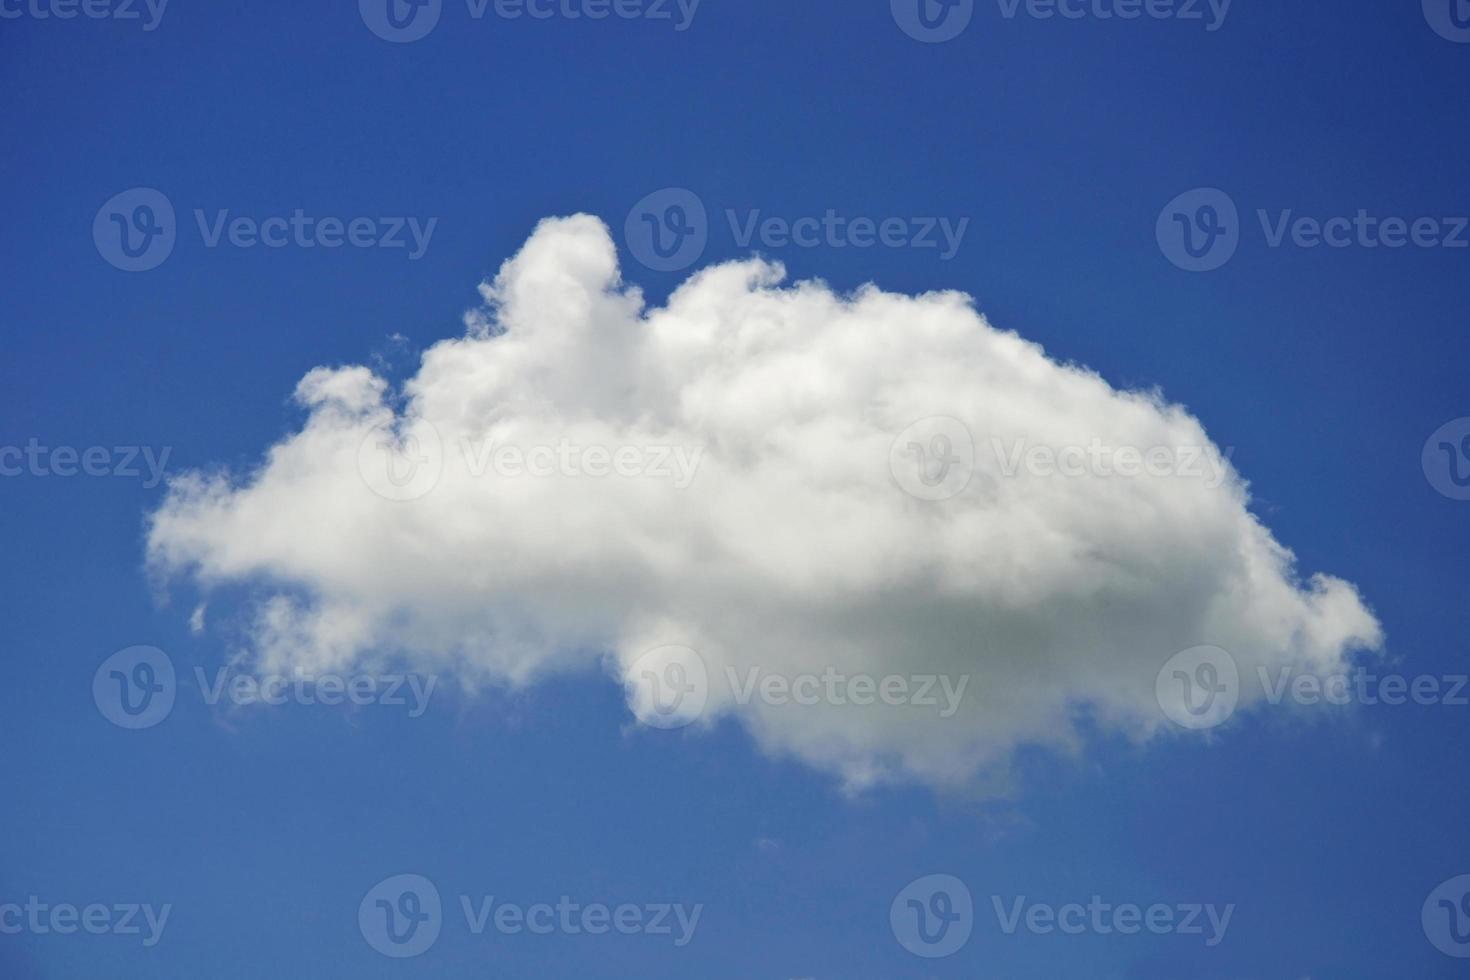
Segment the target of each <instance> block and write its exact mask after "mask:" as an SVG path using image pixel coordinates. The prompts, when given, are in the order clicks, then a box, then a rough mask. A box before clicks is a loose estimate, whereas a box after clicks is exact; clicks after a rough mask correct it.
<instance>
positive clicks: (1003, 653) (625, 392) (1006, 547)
mask: <svg viewBox="0 0 1470 980" xmlns="http://www.w3.org/2000/svg"><path fill="white" fill-rule="evenodd" d="M783 276H784V270H782V268H781V267H780V266H779V265H776V264H773V263H769V262H765V261H761V260H756V259H752V260H749V261H742V262H732V263H728V264H725V265H720V266H715V267H712V268H708V269H705V270H703V271H700V272H698V273H696V274H694V275H693V276H691V277H690V279H689V280H688V281H687V282H685V283H683V284H682V285H681V286H680V287H679V289H678V290H677V291H676V292H675V293H674V294H673V295H672V296H671V297H670V299H669V301H668V303H667V305H666V306H664V307H662V308H657V309H647V308H645V305H644V303H643V299H642V295H641V293H640V292H639V290H638V289H637V288H635V287H632V286H629V285H627V284H625V283H623V282H622V280H621V278H620V276H619V271H618V265H617V256H616V250H615V248H614V245H613V242H612V241H611V239H610V237H609V235H608V231H607V229H606V227H605V226H604V225H603V224H602V223H601V222H600V221H598V220H597V219H596V218H593V217H589V216H585V215H578V216H575V217H571V218H565V219H555V220H547V221H545V222H543V223H542V224H541V225H540V226H539V227H538V228H537V229H536V231H535V233H534V234H533V235H532V237H531V238H530V240H529V241H528V242H527V243H526V245H525V246H524V247H523V248H522V250H521V251H520V253H519V254H517V255H516V256H515V257H514V258H512V259H511V260H509V261H508V262H506V263H505V265H504V266H503V267H502V268H501V270H500V272H499V274H498V276H497V277H496V278H495V280H494V282H493V283H487V284H485V285H483V286H482V287H481V292H482V294H483V297H484V301H485V302H484V306H483V308H482V309H480V310H477V311H476V312H474V313H472V314H470V315H469V317H468V318H467V323H468V331H467V333H466V335H465V336H464V337H462V338H459V339H454V340H446V341H444V342H442V343H439V344H437V345H435V346H434V347H433V348H432V349H430V350H429V351H427V352H426V353H425V354H424V356H423V361H422V364H421V366H420V368H419V370H418V373H417V374H416V375H415V376H414V377H413V378H412V379H411V380H409V381H408V382H407V383H406V384H404V385H403V387H402V390H401V391H394V390H390V386H389V385H388V384H387V383H386V382H385V381H384V380H383V379H381V378H379V377H377V376H375V375H374V374H373V372H372V371H370V370H369V369H368V368H365V367H343V368H317V369H315V370H313V371H311V372H310V373H308V374H307V375H306V377H305V378H303V379H302V381H301V383H300V385H299V386H298V387H297V390H296V397H297V399H298V401H299V402H300V403H301V404H302V405H303V406H304V408H305V409H306V411H307V415H306V419H305V422H304V424H303V426H302V428H301V429H300V431H298V432H295V433H292V434H290V435H289V436H287V437H286V438H285V439H283V440H282V441H281V442H280V443H278V444H277V445H275V446H274V447H272V448H271V449H270V451H269V454H268V455H267V457H266V458H265V460H264V462H263V463H262V465H261V466H260V467H259V468H258V469H256V470H255V471H253V472H250V473H246V474H239V475H236V476H229V475H217V474H216V475H205V474H197V473H196V474H190V475H187V476H185V477H183V478H180V479H178V480H176V481H174V482H173V484H172V485H171V488H170V492H169V495H168V497H167V498H166V500H165V502H164V503H163V505H162V506H161V507H160V509H159V510H158V511H157V513H155V514H154V515H153V518H152V522H151V526H150V531H149V539H148V543H149V553H150V560H151V562H152V563H153V565H154V567H155V568H156V569H158V570H159V571H161V572H163V573H164V574H166V575H173V576H176V575H186V576H192V577H193V578H194V579H195V580H196V581H197V582H198V583H199V584H200V585H201V586H202V587H203V588H204V589H205V590H208V589H210V588H212V587H217V586H220V585H225V584H232V583H247V584H249V585H251V586H252V587H254V588H255V589H257V590H259V592H260V595H261V600H260V602H259V606H258V612H257V616H256V619H255V621H254V625H253V635H252V641H253V642H252V645H253V649H254V657H255V659H256V662H257V664H258V666H259V668H260V669H262V670H271V671H276V670H307V671H323V670H342V669H348V668H351V667H353V666H354V665H363V664H371V663H374V662H376V661H379V660H382V659H386V658H403V659H408V660H410V661H412V662H414V663H416V664H417V665H419V666H420V667H421V668H423V669H434V670H453V671H455V672H458V673H459V674H460V675H461V676H462V677H464V678H465V679H466V681H468V682H470V683H505V684H512V685H519V684H525V683H531V682H533V681H534V680H535V679H536V678H537V677H538V676H540V675H543V674H545V673H546V672H548V671H553V670H564V669H571V668H576V667H578V666H579V665H595V664H597V663H599V662H601V663H604V664H607V665H608V666H609V667H610V668H611V669H612V670H613V672H614V673H617V674H620V675H622V679H624V680H625V681H626V683H627V685H628V688H629V701H630V706H631V707H632V709H633V711H634V713H635V714H636V715H638V716H640V717H641V718H643V719H644V720H646V721H650V722H653V723H658V722H659V721H660V717H659V715H658V705H657V704H656V703H654V702H655V701H656V700H657V699H656V698H655V697H650V695H649V691H648V690H647V689H645V688H644V687H641V686H640V685H641V684H642V681H641V678H643V677H645V676H647V672H648V667H649V664H650V660H648V659H647V658H645V659H644V660H643V661H642V662H641V663H640V662H639V658H640V657H642V656H643V655H644V654H645V653H646V652H647V651H649V650H653V649H655V648H660V647H664V646H666V645H677V646H682V647H687V648H690V649H692V650H694V651H697V652H698V656H699V658H700V661H701V663H702V665H703V666H704V667H705V668H707V671H706V676H707V679H708V685H707V690H701V692H700V694H701V697H702V698H704V707H703V711H702V713H701V715H700V718H701V720H702V721H704V722H710V721H713V720H715V719H718V718H720V717H724V716H728V715H733V716H735V717H737V718H738V719H739V721H740V722H741V723H742V724H743V725H744V726H745V727H746V728H747V729H748V730H749V731H750V732H751V733H752V735H753V736H754V737H755V739H756V740H757V741H758V742H759V743H760V744H761V745H762V746H763V747H764V748H766V749H767V750H769V751H771V752H774V753H782V754H791V755H794V756H796V757H799V758H800V759H803V760H805V761H806V762H808V763H810V764H812V765H814V766H817V767H819V768H822V769H824V770H829V771H832V772H835V773H837V774H838V775H840V776H841V778H842V779H843V780H844V781H845V782H846V783H847V784H849V785H852V786H863V785H868V784H871V783H873V782H875V781H881V780H885V779H894V778H917V779H920V780H922V781H926V782H930V783H934V784H956V783H958V784H962V783H966V782H968V781H971V780H973V779H975V778H977V777H978V776H981V775H983V774H985V773H987V772H994V771H996V770H1003V769H1004V765H1005V763H1006V761H1007V760H1008V759H1009V757H1010V754H1011V751H1012V750H1013V749H1014V748H1015V747H1016V746H1017V745H1019V744H1022V743H1028V742H1029V743H1043V744H1050V745H1058V746H1066V745H1068V744H1070V743H1072V742H1073V741H1074V740H1075V737H1076V736H1075V731H1076V727H1075V725H1076V719H1077V717H1078V713H1079V711H1085V712H1086V713H1087V714H1088V715H1089V716H1091V717H1092V718H1093V719H1094V720H1096V721H1100V722H1101V723H1102V724H1104V725H1106V726H1109V727H1110V728H1112V729H1114V730H1117V731H1120V732H1123V733H1125V734H1127V735H1128V736H1130V737H1134V738H1145V737H1147V736H1148V735H1149V734H1150V733H1152V732H1154V731H1156V730H1157V729H1158V728H1159V727H1160V726H1163V725H1167V724H1168V723H1167V722H1166V721H1165V718H1164V715H1163V714H1162V713H1161V711H1160V706H1159V703H1158V700H1157V698H1156V692H1155V678H1156V676H1157V675H1158V674H1159V670H1160V668H1161V666H1162V665H1163V664H1164V662H1165V661H1166V660H1168V659H1169V657H1170V656H1171V655H1172V654H1174V653H1175V652H1176V651H1179V650H1182V649H1184V648H1188V647H1193V646H1196V645H1198V644H1215V645H1218V646H1220V647H1223V648H1225V649H1226V650H1228V651H1230V652H1231V653H1232V654H1233V655H1234V656H1235V659H1236V661H1237V662H1238V664H1239V666H1240V681H1241V684H1240V687H1241V689H1240V692H1239V694H1240V699H1241V701H1242V703H1249V702H1250V701H1252V700H1256V699H1259V698H1260V697H1261V696H1262V692H1261V690H1260V685H1259V683H1258V682H1257V680H1256V668H1257V667H1258V666H1264V667H1267V668H1268V669H1271V670H1275V669H1277V668H1279V667H1282V666H1293V667H1296V668H1298V669H1302V670H1309V671H1323V670H1328V669H1332V668H1333V667H1334V666H1337V665H1340V663H1341V662H1342V660H1343V658H1344V657H1346V656H1347V655H1348V654H1350V653H1351V652H1352V651H1354V650H1355V649H1357V648H1360V647H1374V646H1377V645H1378V644H1379V642H1380V633H1379V627H1378V624H1377V622H1376V621H1375V619H1374V618H1373V616H1372V615H1371V614H1370V613H1369V612H1368V611H1367V610H1366V609H1365V607H1364V605H1363V603H1362V602H1361V601H1360V600H1359V598H1358V595H1357V593H1356V591H1355V590H1354V589H1353V587H1352V586H1351V585H1349V584H1348V583H1346V582H1343V581H1341V580H1339V579H1336V578H1331V577H1327V576H1321V575H1318V576H1314V577H1311V578H1310V579H1307V580H1305V581H1302V580H1301V579H1299V578H1298V576H1297V574H1296V572H1295V570H1294V568H1293V558H1292V555H1291V553H1290V552H1289V551H1287V550H1286V549H1285V548H1283V547H1282V546H1281V545H1279V544H1278V543H1277V542H1276V541H1275V540H1273V538H1272V536H1271V534H1270V533H1269V532H1268V531H1267V530H1266V528H1264V527H1263V526H1262V525H1261V524H1260V523H1259V522H1258V521H1257V520H1256V519H1255V517H1254V516H1252V514H1251V513H1250V512H1249V510H1248V508H1247V504H1248V496H1247V493H1246V489H1245V485H1244V483H1243V482H1242V480H1241V479H1240V478H1239V477H1238V476H1237V475H1236V474H1235V472H1234V471H1233V469H1232V468H1231V467H1230V465H1229V463H1228V462H1227V461H1226V460H1225V459H1224V458H1223V457H1222V454H1221V453H1220V452H1219V451H1218V449H1217V448H1216V447H1215V446H1214V445H1213V444H1212V443H1211V442H1210V440H1209V439H1208V437H1207V436H1206V434H1205V432H1204V430H1203V428H1202V427H1201V425H1200V424H1199V422H1198V421H1196V420H1195V419H1194V418H1192V417H1191V416H1190V415H1188V414H1187V413H1186V412H1185V411H1184V410H1183V409H1181V408H1180V407H1179V406H1176V405H1171V404H1168V403H1166V402H1165V401H1164V400H1163V399H1162V398H1161V397H1160V396H1158V395H1157V394H1154V393H1137V392H1126V391H1119V390H1116V389H1114V388H1112V387H1110V386H1109V385H1108V384H1107V383H1106V382H1104V381H1103V380H1102V379H1101V378H1099V377H1098V376H1097V375H1096V374H1093V373H1091V372H1088V371H1086V370H1083V369H1081V368H1078V367H1075V366H1069V365H1062V364H1058V363H1057V362H1055V361H1052V360H1050V359H1048V358H1047V357H1046V355H1045V354H1044V352H1043V351H1042V350H1041V349H1040V348H1039V347H1037V346H1036V345H1034V344H1032V343H1028V342H1027V341H1025V340H1023V339H1021V338H1020V337H1018V336H1016V335H1015V334H1014V333H1008V332H1003V331H1000V330H997V329H995V328H993V327H991V326H990V325H989V324H988V323H986V322H985V320H984V319H983V318H981V317H980V316H979V315H978V314H977V313H976V312H975V310H974V309H973V306H972V304H971V302H970V301H969V299H968V298H967V297H966V296H964V295H963V294H960V293H955V292H944V293H931V294H925V295H922V296H916V297H915V296H904V295H895V294H892V293H885V292H883V291H881V290H880V289H878V288H875V287H867V288H864V289H862V290H860V291H859V292H857V293H856V294H855V295H852V296H841V295H837V294H835V293H833V292H832V291H831V290H830V289H828V288H827V287H826V286H825V285H823V284H821V283H816V282H803V283H797V284H795V285H782V280H783ZM926 419H928V420H931V421H928V422H923V421H921V420H926ZM934 419H940V420H949V421H932V420H934ZM916 423H917V426H916ZM1098 446H1102V447H1108V448H1110V449H1114V450H1116V449H1118V448H1119V447H1133V448H1135V449H1137V450H1139V451H1145V450H1148V449H1150V448H1152V447H1164V448H1165V449H1171V450H1179V451H1180V453H1179V454H1178V455H1176V456H1175V457H1174V459H1175V461H1176V462H1181V461H1182V460H1183V459H1184V458H1185V457H1186V456H1187V455H1190V453H1191V452H1194V451H1197V452H1198V453H1200V455H1201V459H1200V463H1199V473H1197V474H1196V473H1194V472H1193V471H1190V472H1186V467H1183V466H1179V467H1176V470H1175V471H1166V470H1167V469H1168V468H1167V467H1161V468H1160V469H1158V470H1155V469H1152V468H1150V469H1149V470H1147V471H1142V472H1134V473H1133V474H1132V475H1121V474H1120V473H1119V472H1117V469H1119V468H1120V467H1117V466H1114V467H1112V468H1109V467H1107V466H1099V465H1098V464H1097V462H1096V459H1097V457H1096V455H1095V454H1094V455H1093V456H1092V457H1088V460H1089V461H1088V462H1085V463H1084V462H1083V460H1084V455H1083V453H1082V451H1081V449H1078V448H1076V447H1093V448H1094V450H1095V449H1096V447H1098ZM1035 447H1042V449H1043V450H1044V451H1050V452H1053V453H1058V452H1059V453H1060V455H1057V456H1055V457H1053V458H1054V461H1055V462H1056V463H1057V466H1055V467H1053V468H1047V467H1045V466H1043V465H1041V464H1044V463H1045V458H1046V457H1045V455H1044V452H1043V456H1042V457H1037V456H1036V455H1034V454H1032V453H1031V450H1032V449H1034V448H1035ZM1066 447H1074V448H1073V450H1072V451H1071V452H1070V453H1069V452H1068V451H1067V449H1066ZM1038 459H1039V460H1040V462H1039V463H1038ZM1109 459H1112V460H1113V462H1114V463H1117V462H1120V461H1121V457H1116V458H1114V457H1109ZM906 460H907V462H905V461H906ZM1022 460H1024V462H1021V461H1022ZM1161 461H1166V460H1164V458H1163V457H1161ZM1105 462H1106V460H1105ZM1018 463H1019V465H1018ZM1066 464H1070V466H1067V465H1066ZM905 465H911V466H912V467H913V472H906V471H905V470H904V466H905ZM946 467H948V468H946ZM1064 468H1065V470H1066V471H1065V472H1063V469H1064ZM593 473H600V474H602V475H591V474H593ZM941 478H943V479H941ZM661 658H664V655H663V654H655V655H654V656H653V659H654V660H655V661H658V660H660V659H661ZM655 666H656V667H657V668H658V669H657V670H655V671H653V674H654V675H655V676H664V674H663V673H661V672H662V671H665V670H666V667H667V665H666V664H664V663H661V662H660V663H657V664H656V665H655ZM752 669H754V670H755V673H754V674H752V673H751V671H752ZM824 674H826V675H827V676H829V677H831V676H833V675H834V674H835V675H836V676H839V677H847V678H851V677H854V676H869V677H873V678H875V679H881V678H883V677H886V676H890V675H897V676H903V677H907V678H913V677H920V676H923V675H934V676H942V677H944V678H946V679H947V680H950V681H951V682H953V683H958V679H959V678H961V677H968V678H969V680H968V682H967V683H966V686H965V689H964V691H963V696H962V698H961V699H960V700H959V702H958V704H957V706H955V710H954V711H953V712H952V713H950V714H948V716H944V713H943V711H941V710H936V709H935V708H933V707H927V706H924V705H921V704H915V703H903V704H889V703H884V702H883V700H882V699H878V700H877V702H876V703H873V704H871V705H866V706H860V705H855V704H852V703H844V704H838V703H833V700H832V699H831V698H830V697H825V696H824V697H821V698H819V699H818V703H816V704H793V703H779V701H780V699H776V698H770V697H764V696H762V695H761V694H760V693H756V694H755V696H753V697H752V696H750V688H749V681H750V679H751V678H752V677H760V678H764V677H766V676H769V675H776V676H778V677H781V678H785V679H786V680H787V681H790V680H792V679H795V678H797V677H799V676H801V675H817V676H819V677H820V676H822V675H824ZM685 676H687V675H685V674H682V673H681V674H678V675H675V677H674V679H675V680H678V679H680V678H682V677H685ZM732 682H733V683H732ZM808 690H809V691H810V689H808ZM935 693H936V694H938V689H937V688H936V691H935ZM939 701H940V704H941V705H943V702H944V698H943V695H939Z"/></svg>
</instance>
